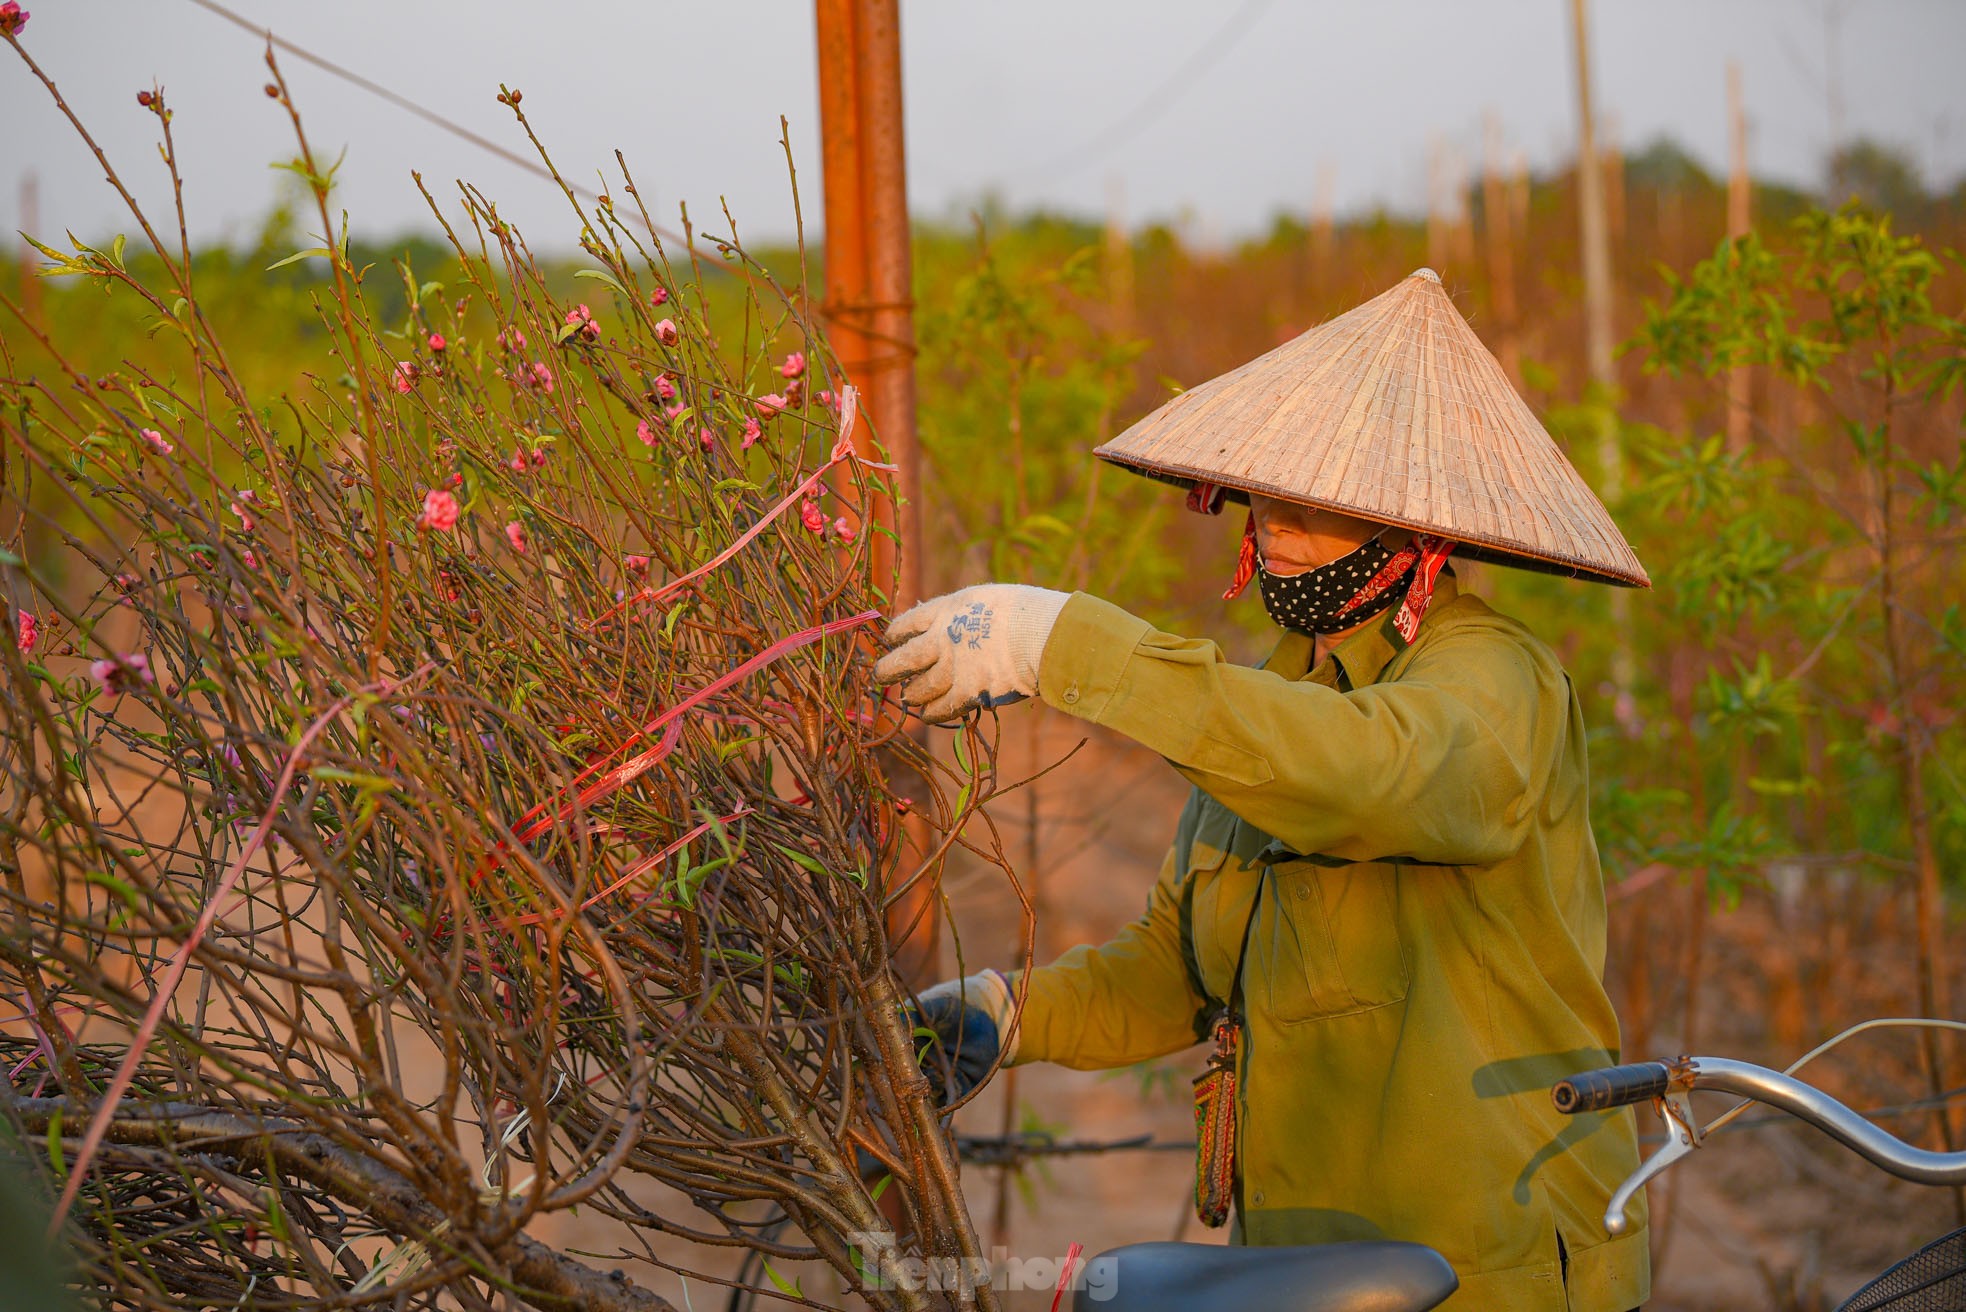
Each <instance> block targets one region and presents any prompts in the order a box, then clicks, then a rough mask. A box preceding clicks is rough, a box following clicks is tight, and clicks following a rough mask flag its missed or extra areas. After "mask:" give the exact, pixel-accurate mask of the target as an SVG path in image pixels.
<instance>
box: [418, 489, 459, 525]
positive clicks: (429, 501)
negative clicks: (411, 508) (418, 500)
mask: <svg viewBox="0 0 1966 1312" xmlns="http://www.w3.org/2000/svg"><path fill="white" fill-rule="evenodd" d="M416 526H417V527H418V528H420V529H425V530H428V529H433V528H434V529H436V530H437V531H438V532H440V533H441V532H448V531H450V530H451V529H454V528H456V527H457V498H456V497H454V496H452V495H451V494H450V493H448V492H446V491H444V490H443V489H442V488H432V489H430V491H428V492H426V493H424V494H423V514H422V515H421V516H420V517H419V518H418V519H417V521H416Z"/></svg>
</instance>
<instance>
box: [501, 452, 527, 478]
mask: <svg viewBox="0 0 1966 1312" xmlns="http://www.w3.org/2000/svg"><path fill="white" fill-rule="evenodd" d="M505 467H506V468H507V469H509V470H511V471H512V472H513V473H515V474H523V473H525V472H526V449H525V448H524V447H514V448H513V450H512V458H511V459H510V460H508V461H506V462H505Z"/></svg>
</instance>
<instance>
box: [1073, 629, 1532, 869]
mask: <svg viewBox="0 0 1966 1312" xmlns="http://www.w3.org/2000/svg"><path fill="white" fill-rule="evenodd" d="M1038 687H1039V691H1040V695H1041V696H1042V697H1043V698H1044V700H1045V701H1046V702H1047V703H1049V704H1050V705H1052V706H1054V707H1056V708H1057V709H1059V710H1062V711H1065V712H1066V713H1068V714H1071V715H1075V716H1078V717H1079V718H1080V719H1084V720H1090V721H1092V722H1093V723H1095V724H1102V725H1105V726H1106V727H1108V728H1110V729H1113V730H1116V731H1117V732H1120V733H1123V734H1125V735H1126V736H1128V737H1129V738H1132V739H1134V740H1135V741H1137V742H1139V743H1141V744H1143V745H1145V746H1146V747H1149V748H1151V749H1152V750H1154V751H1155V752H1158V753H1159V754H1160V755H1161V756H1163V757H1165V758H1167V760H1168V761H1169V762H1170V763H1171V764H1173V765H1174V766H1175V768H1176V769H1178V770H1180V771H1181V773H1182V774H1184V775H1186V776H1187V777H1188V778H1189V780H1191V781H1192V782H1193V783H1195V784H1196V785H1197V786H1198V787H1200V788H1201V789H1202V790H1203V791H1205V792H1207V793H1209V794H1210V795H1211V796H1213V797H1214V798H1216V800H1218V801H1220V802H1221V803H1222V804H1223V805H1224V806H1226V807H1228V808H1229V809H1230V810H1231V811H1233V812H1235V813H1236V814H1237V815H1239V816H1241V817H1242V818H1243V819H1244V820H1247V821H1248V822H1249V823H1250V824H1252V825H1255V826H1256V827H1257V828H1258V829H1261V830H1263V831H1264V832H1265V833H1268V834H1271V835H1273V836H1275V837H1276V838H1277V839H1279V840H1281V841H1282V842H1283V843H1285V844H1286V845H1288V846H1289V847H1290V848H1291V849H1292V850H1294V851H1297V852H1301V853H1304V854H1306V855H1310V854H1320V855H1327V856H1332V857H1337V858H1339V859H1342V860H1346V861H1380V860H1390V859H1400V858H1403V859H1408V860H1414V861H1424V862H1433V863H1439V864H1447V865H1487V864H1491V863H1493V862H1495V861H1499V860H1502V859H1503V858H1505V857H1507V856H1508V855H1510V854H1511V853H1513V852H1514V851H1516V850H1517V849H1518V848H1520V847H1521V846H1522V843H1523V841H1524V840H1525V838H1526V837H1527V835H1528V832H1529V828H1530V825H1531V823H1532V822H1533V818H1534V814H1535V811H1536V807H1537V800H1536V799H1537V797H1538V796H1539V795H1540V788H1541V781H1542V780H1543V779H1545V778H1547V776H1548V772H1549V770H1550V769H1551V768H1552V767H1553V765H1554V763H1555V761H1556V760H1557V758H1558V755H1559V753H1560V752H1561V751H1562V745H1563V735H1564V733H1565V732H1566V731H1567V727H1568V721H1569V715H1568V706H1569V693H1568V685H1567V682H1566V681H1565V680H1564V679H1563V676H1562V672H1561V670H1560V669H1556V668H1555V667H1554V665H1553V664H1552V663H1547V662H1540V661H1539V660H1538V658H1537V657H1536V655H1535V654H1534V653H1532V651H1531V650H1530V649H1529V647H1528V646H1527V645H1526V644H1523V643H1520V642H1515V641H1512V640H1510V639H1509V638H1508V637H1507V636H1505V635H1504V634H1502V633H1501V632H1500V631H1498V630H1496V629H1495V628H1493V627H1492V626H1476V625H1471V626H1462V627H1461V628H1456V629H1450V630H1448V631H1447V632H1446V633H1444V634H1442V635H1440V636H1438V637H1436V638H1434V639H1433V640H1432V641H1430V642H1428V643H1427V644H1426V646H1425V648H1424V650H1419V651H1415V652H1414V653H1413V657H1412V660H1411V662H1410V664H1409V665H1408V666H1407V667H1406V668H1405V669H1404V670H1403V671H1402V673H1401V675H1400V677H1399V678H1398V679H1397V680H1393V681H1389V682H1383V683H1376V684H1371V685H1369V686H1367V687H1363V688H1359V689H1356V690H1354V691H1352V692H1349V693H1346V692H1339V691H1338V690H1337V689H1335V688H1330V687H1326V686H1325V685H1323V684H1320V683H1314V682H1311V681H1308V680H1292V679H1287V678H1284V677H1283V676H1281V675H1278V674H1273V673H1270V672H1269V671H1266V670H1258V669H1251V668H1249V667H1247V666H1241V665H1234V664H1231V663H1229V661H1227V660H1226V659H1224V657H1223V655H1222V652H1221V649H1220V648H1218V647H1217V646H1216V645H1215V644H1214V643H1213V642H1209V641H1207V640H1203V639H1190V638H1180V637H1176V636H1174V635H1173V634H1168V633H1161V632H1157V631H1156V630H1155V629H1154V628H1153V627H1152V626H1151V625H1149V624H1148V623H1147V622H1146V621H1144V620H1141V619H1138V618H1136V617H1134V616H1132V615H1129V614H1127V613H1126V612H1125V611H1123V610H1121V609H1119V608H1118V607H1117V606H1114V605H1111V604H1110V603H1108V602H1104V601H1101V600H1099V599H1098V598H1096V597H1091V596H1088V595H1086V594H1084V593H1075V594H1074V595H1073V597H1072V599H1071V600H1070V601H1069V602H1067V603H1066V605H1065V609H1064V611H1063V612H1062V613H1061V614H1060V615H1059V618H1058V623H1057V625H1056V627H1054V628H1053V630H1052V633H1051V637H1050V639H1049V641H1048V642H1047V644H1046V646H1045V650H1044V657H1043V661H1042V663H1041V665H1040V668H1039V673H1038Z"/></svg>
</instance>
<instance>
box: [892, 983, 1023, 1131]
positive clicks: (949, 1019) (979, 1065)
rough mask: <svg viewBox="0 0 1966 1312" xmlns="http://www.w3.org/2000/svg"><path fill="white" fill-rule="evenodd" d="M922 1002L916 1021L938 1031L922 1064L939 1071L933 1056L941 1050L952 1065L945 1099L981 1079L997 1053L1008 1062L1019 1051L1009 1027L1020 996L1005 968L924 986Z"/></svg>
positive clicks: (962, 1093) (942, 1057)
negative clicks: (1012, 987)
mask: <svg viewBox="0 0 1966 1312" xmlns="http://www.w3.org/2000/svg"><path fill="white" fill-rule="evenodd" d="M918 1003H919V1005H918V1006H917V1007H915V1008H914V1012H915V1022H916V1024H917V1025H919V1026H921V1027H923V1028H925V1029H930V1030H933V1031H934V1032H935V1039H934V1041H933V1043H932V1044H931V1045H930V1046H929V1049H928V1051H927V1052H925V1053H923V1054H922V1066H923V1069H925V1070H927V1071H928V1072H929V1074H930V1075H931V1076H933V1075H934V1074H936V1070H935V1067H934V1066H933V1065H931V1062H933V1061H934V1060H935V1059H936V1058H937V1056H938V1054H939V1057H940V1060H941V1061H942V1062H944V1063H946V1064H947V1067H948V1076H949V1079H948V1083H949V1085H950V1086H951V1092H950V1093H949V1096H948V1097H947V1098H945V1099H943V1101H944V1102H953V1101H955V1100H956V1099H957V1098H961V1097H964V1096H965V1095H967V1094H968V1093H969V1091H970V1090H971V1089H974V1088H975V1087H976V1086H977V1085H979V1084H981V1083H982V1082H983V1077H984V1076H985V1075H987V1074H989V1071H990V1067H991V1066H992V1065H994V1064H995V1062H996V1060H997V1054H998V1053H1002V1054H1003V1059H1004V1060H1005V1061H1006V1062H1008V1061H1011V1060H1013V1059H1014V1058H1015V1057H1016V1056H1017V1036H1016V1035H1015V1034H1012V1033H1011V1032H1010V1018H1011V1013H1012V1012H1013V1011H1014V1010H1015V1008H1016V999H1015V996H1014V995H1013V994H1012V993H1011V991H1010V981H1009V980H1008V979H1006V978H1004V974H1003V972H1002V971H1000V970H986V971H982V972H980V973H978V974H975V975H965V976H963V977H962V978H961V979H951V980H944V981H943V982H942V983H940V984H937V985H936V986H935V987H933V988H930V989H925V990H923V992H922V995H921V997H920V999H918ZM916 1037H917V1039H918V1040H919V1039H920V1036H919V1035H918V1036H916Z"/></svg>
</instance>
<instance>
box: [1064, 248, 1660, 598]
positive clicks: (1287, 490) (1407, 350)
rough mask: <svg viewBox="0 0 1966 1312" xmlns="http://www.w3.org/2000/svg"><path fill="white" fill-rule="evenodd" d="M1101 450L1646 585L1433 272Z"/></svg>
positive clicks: (1478, 553)
mask: <svg viewBox="0 0 1966 1312" xmlns="http://www.w3.org/2000/svg"><path fill="white" fill-rule="evenodd" d="M1095 454H1097V455H1099V456H1101V457H1102V458H1104V459H1106V460H1110V461H1112V462H1113V463H1115V464H1118V465H1124V466H1126V467H1127V468H1129V469H1133V470H1136V471H1138V472H1140V473H1143V474H1149V475H1152V476H1154V477H1156V478H1160V479H1164V480H1167V481H1171V482H1176V483H1194V482H1197V481H1202V482H1209V483H1215V484H1218V485H1220V486H1222V487H1224V488H1227V489H1230V490H1231V492H1232V493H1238V494H1241V495H1238V496H1237V497H1236V499H1237V500H1243V499H1245V498H1246V496H1247V494H1248V493H1250V492H1260V493H1262V494H1264V495H1265V496H1272V497H1280V498H1283V499H1285V500H1289V501H1297V502H1302V503H1304V504H1305V505H1311V506H1319V507H1323V508H1326V509H1330V510H1338V511H1343V512H1344V513H1346V514H1351V515H1357V516H1360V517H1361V518H1364V519H1370V520H1375V521H1378V522H1380V523H1385V524H1394V525H1398V526H1399V527H1401V528H1410V529H1418V530H1421V531H1424V532H1429V533H1438V534H1440V535H1442V536H1444V537H1448V538H1452V539H1453V540H1454V541H1456V542H1458V543H1461V544H1463V545H1461V546H1460V547H1458V548H1456V552H1457V554H1459V555H1463V556H1469V557H1473V558H1475V559H1489V560H1494V561H1497V562H1499V563H1501V564H1507V565H1519V566H1523V567H1526V568H1530V569H1541V570H1546V571H1552V572H1557V573H1566V574H1577V575H1580V576H1584V577H1588V578H1593V579H1598V580H1601V581H1604V582H1609V583H1623V584H1632V585H1636V586H1639V587H1650V586H1651V585H1652V581H1651V580H1650V579H1649V578H1647V577H1646V574H1645V567H1644V566H1643V565H1641V564H1639V563H1638V556H1637V554H1636V553H1635V552H1633V551H1632V549H1631V546H1630V545H1629V544H1628V543H1627V542H1626V541H1625V538H1624V535H1623V534H1622V533H1620V532H1619V531H1618V526H1617V525H1616V524H1614V523H1613V522H1612V521H1611V516H1610V514H1609V513H1608V512H1607V511H1606V510H1605V509H1604V503H1603V502H1601V501H1599V500H1598V499H1597V496H1596V495H1595V494H1594V493H1593V492H1592V491H1591V490H1590V488H1589V486H1588V485H1586V484H1585V482H1584V480H1583V478H1582V476H1581V475H1579V474H1578V473H1577V471H1576V470H1575V469H1573V468H1571V465H1570V462H1569V461H1568V460H1566V459H1564V456H1563V453H1562V452H1561V451H1560V450H1558V449H1557V445H1556V442H1555V440H1554V439H1552V438H1551V437H1550V435H1549V433H1548V432H1547V431H1546V430H1545V429H1544V428H1543V426H1542V424H1541V423H1539V422H1537V419H1536V416H1535V414H1534V413H1532V412H1531V410H1530V409H1529V406H1528V404H1527V403H1526V402H1524V401H1523V399H1522V398H1521V397H1520V396H1519V395H1517V393H1516V390H1515V388H1514V387H1512V386H1510V384H1509V380H1508V376H1507V375H1506V374H1504V373H1503V372H1502V366H1501V364H1500V363H1499V362H1497V360H1496V359H1495V357H1494V356H1493V355H1491V354H1489V351H1488V348H1487V347H1485V346H1483V345H1482V343H1481V339H1480V338H1478V337H1476V336H1475V334H1474V330H1473V329H1472V328H1470V327H1469V326H1468V321H1467V320H1466V319H1463V318H1462V317H1461V312H1460V311H1459V310H1457V309H1455V308H1454V303H1453V302H1452V301H1450V300H1449V299H1448V298H1447V293H1446V292H1445V291H1444V290H1443V289H1442V287H1441V285H1440V276H1439V275H1438V274H1436V273H1435V272H1434V271H1433V270H1432V269H1421V270H1419V271H1417V272H1415V273H1414V274H1412V275H1410V276H1409V277H1407V278H1404V279H1402V280H1401V281H1400V283H1399V285H1398V286H1396V287H1394V288H1393V289H1392V290H1391V291H1388V292H1386V293H1384V294H1383V295H1380V296H1378V297H1375V298H1374V299H1372V300H1370V301H1367V302H1366V303H1365V304H1364V305H1361V306H1359V307H1358V308H1357V309H1355V310H1352V311H1350V312H1348V313H1346V314H1341V315H1339V316H1338V317H1337V318H1336V319H1333V320H1331V321H1330V322H1328V323H1326V324H1323V325H1321V326H1319V327H1317V328H1313V329H1311V330H1310V331H1309V332H1307V333H1304V334H1303V335H1302V336H1300V337H1297V338H1295V339H1293V340H1291V341H1289V342H1286V343H1284V344H1283V345H1282V346H1279V347H1278V348H1277V349H1276V350H1274V351H1271V352H1269V353H1268V354H1266V355H1261V356H1258V357H1257V358H1256V359H1254V360H1251V361H1250V362H1249V363H1248V364H1246V365H1244V366H1242V367H1241V368H1240V369H1236V370H1234V371H1232V372H1230V373H1226V374H1223V375H1222V376H1221V377H1220V378H1215V379H1211V380H1210V381H1208V382H1206V383H1203V384H1201V385H1200V386H1199V387H1195V388H1192V389H1190V390H1188V391H1186V392H1183V393H1181V395H1179V396H1177V397H1175V398H1174V399H1173V400H1171V401H1169V402H1168V403H1167V404H1166V405H1164V406H1162V407H1161V408H1160V409H1158V410H1156V411H1154V412H1153V413H1152V414H1150V415H1148V416H1147V417H1146V418H1145V419H1142V420H1141V421H1140V422H1139V423H1137V424H1134V425H1133V426H1132V427H1131V428H1129V429H1127V430H1126V431H1125V432H1124V433H1121V434H1120V435H1119V436H1118V437H1116V438H1114V439H1113V440H1112V441H1110V442H1108V443H1106V444H1105V445H1104V446H1102V447H1100V448H1099V449H1098V451H1097V452H1096V453H1095Z"/></svg>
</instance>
